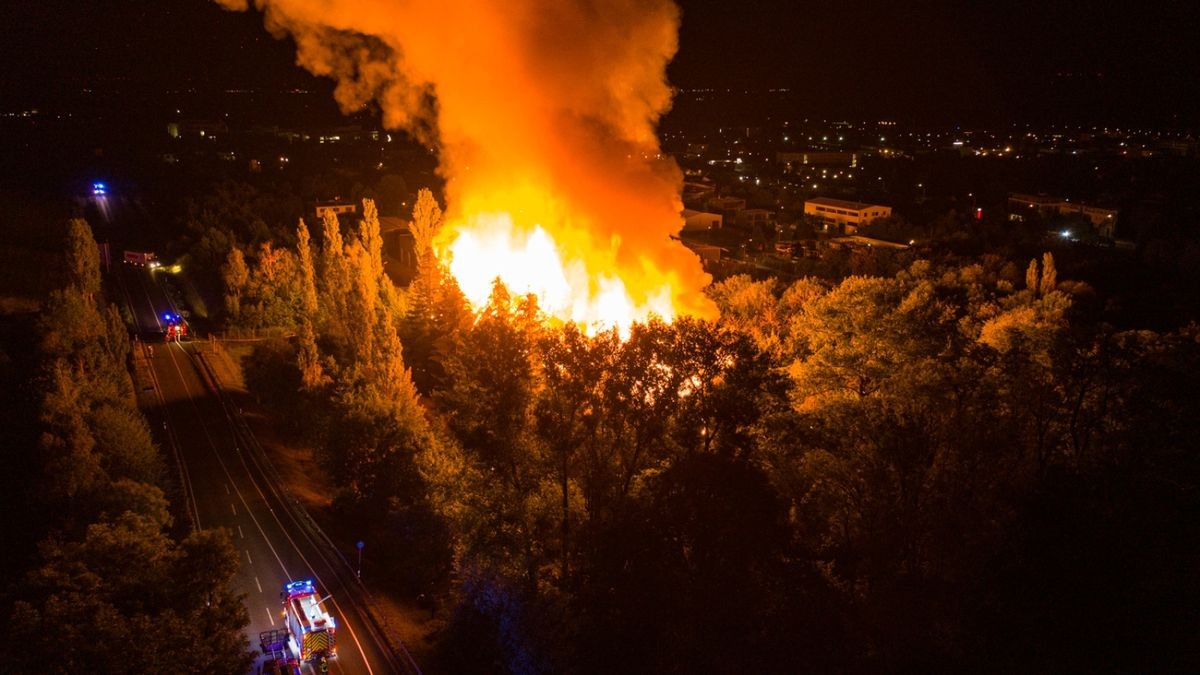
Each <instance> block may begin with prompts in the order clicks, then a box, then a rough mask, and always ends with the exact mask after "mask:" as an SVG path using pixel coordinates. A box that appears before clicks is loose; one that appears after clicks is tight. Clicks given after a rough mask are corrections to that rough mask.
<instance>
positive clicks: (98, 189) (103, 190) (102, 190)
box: [92, 182, 108, 195]
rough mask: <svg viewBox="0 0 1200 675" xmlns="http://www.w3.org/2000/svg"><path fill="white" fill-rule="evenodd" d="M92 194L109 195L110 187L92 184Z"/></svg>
mask: <svg viewBox="0 0 1200 675" xmlns="http://www.w3.org/2000/svg"><path fill="white" fill-rule="evenodd" d="M92 194H94V195H103V194H108V186H107V185H105V184H104V183H101V182H95V183H92Z"/></svg>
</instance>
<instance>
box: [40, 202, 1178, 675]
mask: <svg viewBox="0 0 1200 675" xmlns="http://www.w3.org/2000/svg"><path fill="white" fill-rule="evenodd" d="M364 206H365V208H364V216H365V217H364V219H363V222H362V224H361V226H360V227H359V228H357V232H354V233H352V234H351V235H350V236H348V237H347V240H346V241H344V240H343V239H342V234H341V230H340V227H339V225H338V223H337V221H336V219H335V218H332V217H330V218H327V220H326V221H325V223H324V226H325V228H324V235H323V238H322V247H321V251H320V254H319V255H317V256H314V255H312V254H311V253H305V252H304V251H305V250H307V247H308V245H309V244H308V242H307V239H306V238H305V237H304V235H303V234H301V235H300V236H299V237H298V238H299V239H300V240H301V241H300V247H299V253H298V256H297V259H298V260H300V261H301V262H300V264H299V269H300V272H299V275H298V276H299V278H301V279H306V278H308V276H307V275H308V273H307V272H305V271H304V269H305V267H306V266H307V263H304V262H303V261H304V260H306V259H312V258H314V257H315V258H316V259H317V260H316V265H315V270H314V273H313V277H312V278H313V279H314V285H315V293H316V307H317V310H316V315H317V320H316V321H315V322H313V324H312V325H313V334H312V335H311V336H308V335H305V334H303V333H302V334H301V335H300V336H299V342H298V344H297V345H296V346H295V348H294V349H291V351H290V352H288V354H287V355H285V360H286V359H293V360H294V361H293V363H296V364H298V366H297V367H296V368H295V369H294V371H293V372H292V375H291V376H289V377H293V379H289V380H287V381H288V382H292V381H294V382H300V381H301V379H302V378H301V373H302V372H304V371H305V370H306V369H311V368H312V367H313V364H319V365H320V367H321V372H322V373H323V374H324V375H325V376H326V378H327V380H326V381H325V382H324V384H322V385H320V386H315V387H314V386H311V385H310V386H309V387H308V391H307V393H306V394H305V396H306V397H307V398H306V399H304V400H305V401H307V403H305V405H309V406H310V409H311V410H320V411H322V412H321V414H320V415H315V416H314V417H315V418H319V420H320V423H319V426H317V427H316V428H315V429H314V435H316V436H317V437H318V438H319V439H320V441H319V444H320V457H321V458H322V461H323V462H325V465H326V466H327V467H328V468H329V470H330V475H332V476H333V477H334V479H335V481H336V482H337V484H338V486H339V490H340V492H339V496H338V498H337V502H336V504H337V508H338V509H340V510H341V512H342V513H343V514H344V515H345V516H346V517H347V518H351V519H353V522H355V523H356V526H360V527H362V528H364V529H365V530H366V531H368V532H369V533H370V536H371V537H372V538H373V540H382V541H384V542H389V543H387V544H384V545H383V548H385V549H386V550H384V551H382V552H381V554H380V558H381V559H382V561H383V562H382V564H383V565H384V566H385V568H386V569H388V570H391V571H392V572H393V576H394V579H395V581H396V584H397V586H398V587H400V588H403V589H404V590H405V591H406V592H413V593H416V592H420V593H427V594H429V595H438V596H440V597H442V598H445V599H449V600H450V607H451V608H452V609H451V611H450V612H449V618H450V625H449V627H448V628H447V630H446V631H445V632H444V633H443V634H442V636H443V637H442V643H441V645H442V650H441V651H442V653H443V654H444V658H445V660H444V662H443V664H442V665H443V666H444V669H445V670H447V671H448V672H467V671H505V672H583V673H587V672H613V671H621V672H625V671H629V670H634V671H645V672H684V671H698V672H748V671H754V672H802V671H805V670H815V671H821V672H846V671H850V672H879V671H929V670H944V669H947V668H949V669H952V670H959V671H965V672H973V671H978V670H995V669H1000V670H1014V671H1030V670H1031V671H1053V672H1056V671H1061V670H1103V669H1106V668H1115V669H1126V670H1139V669H1151V670H1161V669H1167V670H1180V669H1182V670H1192V669H1194V668H1192V666H1198V665H1200V664H1196V663H1195V661H1194V659H1192V660H1188V657H1178V658H1177V657H1176V656H1175V655H1178V654H1180V653H1181V652H1180V650H1179V646H1180V645H1195V641H1196V638H1195V636H1196V635H1200V630H1198V627H1197V621H1196V619H1195V617H1194V616H1191V615H1188V614H1187V612H1186V610H1183V609H1181V608H1184V607H1190V606H1194V604H1195V603H1196V602H1197V601H1200V586H1198V585H1197V584H1196V583H1195V581H1194V576H1195V575H1194V569H1193V568H1192V567H1189V565H1188V562H1187V561H1189V560H1194V559H1195V552H1196V551H1197V550H1200V528H1198V527H1197V526H1196V524H1195V522H1196V521H1195V519H1194V518H1190V517H1188V514H1190V513H1194V512H1195V510H1196V509H1197V508H1198V507H1200V503H1198V502H1197V498H1196V496H1195V495H1196V494H1200V490H1197V488H1196V486H1197V485H1200V466H1198V463H1200V459H1198V457H1197V455H1196V453H1195V452H1194V448H1193V445H1194V441H1193V439H1194V427H1195V420H1196V419H1200V398H1198V397H1197V394H1196V391H1195V387H1194V381H1195V380H1196V378H1197V377H1200V341H1198V340H1197V335H1196V331H1195V329H1188V330H1183V331H1178V332H1175V333H1161V334H1160V333H1152V332H1147V331H1128V332H1121V331H1118V330H1116V329H1114V328H1112V327H1110V326H1106V325H1103V324H1098V323H1096V322H1095V321H1094V320H1093V319H1092V318H1090V317H1094V316H1096V314H1095V313H1094V312H1091V310H1089V309H1088V303H1089V302H1092V301H1093V300H1094V295H1095V294H1094V293H1093V292H1092V291H1091V289H1090V288H1088V287H1087V286H1086V285H1085V284H1080V283H1078V282H1072V281H1069V280H1060V279H1059V278H1058V272H1057V270H1056V267H1055V262H1054V259H1053V257H1052V256H1050V255H1049V254H1047V255H1045V256H1043V257H1042V258H1041V259H1040V260H1034V261H1032V262H1031V264H1030V265H1029V267H1028V269H1027V274H1026V277H1025V280H1024V284H1022V279H1021V274H1020V270H1021V268H1020V267H1018V266H1017V265H1015V264H1013V263H1011V262H1009V261H1006V260H1003V259H1001V258H999V257H996V256H982V257H981V258H979V260H978V261H976V262H969V263H962V264H935V263H931V262H926V261H918V262H915V263H911V264H908V263H904V264H905V265H906V266H905V267H904V268H903V269H900V265H901V261H900V260H899V259H895V260H890V261H889V260H883V261H882V262H881V261H880V260H877V259H874V258H872V259H871V260H870V261H865V260H858V261H855V260H854V259H847V260H845V261H843V262H844V263H845V267H846V268H847V269H859V270H860V271H862V272H863V274H862V275H859V276H850V277H849V278H844V279H842V280H840V281H836V282H829V281H819V280H815V279H801V280H799V281H796V282H794V283H791V284H785V283H783V282H781V281H779V280H766V281H754V280H751V279H750V278H748V277H732V278H730V279H726V280H724V281H722V282H720V283H718V284H715V285H714V286H713V287H711V288H710V289H709V292H710V294H711V296H712V298H713V299H714V301H715V302H716V303H717V304H718V306H719V307H720V308H721V319H720V320H719V321H715V322H711V321H698V320H694V319H690V318H686V317H683V318H677V319H676V320H674V321H673V322H671V323H665V322H662V321H650V322H647V323H645V324H640V325H636V326H634V327H633V328H632V330H631V331H630V333H629V335H628V336H624V337H621V336H618V335H617V334H615V333H612V332H600V333H597V334H594V335H589V334H588V333H586V332H585V331H583V330H581V329H580V328H578V327H575V326H569V325H568V326H563V325H559V324H556V323H554V322H550V321H547V320H546V319H545V317H544V316H543V315H542V314H541V313H540V312H539V310H538V307H537V304H536V301H535V299H533V298H522V297H513V296H512V295H510V293H509V292H508V291H507V289H505V288H504V287H503V286H501V285H499V284H497V286H496V287H495V288H494V292H493V296H492V299H491V302H490V303H489V304H488V306H487V307H485V308H483V310H482V311H480V312H479V313H477V314H473V313H472V312H471V311H470V310H469V309H468V308H467V306H466V303H465V301H464V300H463V298H462V295H461V293H460V292H458V289H457V287H456V286H455V284H454V280H453V279H452V278H451V277H450V276H449V275H447V274H445V273H444V272H443V270H442V269H440V268H439V267H438V264H437V262H436V261H435V260H431V259H429V258H428V257H425V256H424V255H423V254H422V255H423V257H422V258H421V260H422V264H421V273H420V274H419V275H418V277H417V279H416V280H415V281H414V282H413V284H412V285H411V286H410V287H409V288H408V289H406V290H405V291H402V292H401V291H397V290H396V289H394V288H393V287H392V285H391V284H390V282H389V281H388V280H387V278H386V277H385V276H384V275H383V272H382V266H381V265H382V262H381V261H382V258H381V257H380V255H379V247H380V242H379V236H378V224H377V221H376V218H375V216H374V209H373V208H372V207H370V206H368V205H364ZM413 217H414V225H413V228H414V233H415V235H416V237H417V239H418V246H419V252H424V251H426V247H427V241H428V240H429V239H430V237H432V232H434V231H436V228H437V223H438V218H439V211H438V209H437V204H436V202H435V201H434V200H433V199H432V195H429V194H427V193H424V192H423V193H422V194H421V195H420V196H419V198H418V201H417V206H416V208H415V209H414V214H413ZM868 263H869V264H868ZM897 269H899V271H898V272H897V271H895V270H897ZM885 272H886V273H885ZM893 272H894V273H893ZM251 276H253V275H251ZM306 283H307V282H302V283H301V284H300V288H301V291H300V292H299V296H298V297H306V296H307V295H308V293H309V292H308V291H307V290H304V289H305V288H307V286H306ZM306 303H307V304H306ZM297 306H301V307H302V306H308V307H310V308H311V302H310V301H300V302H299V303H298V304H297ZM304 311H308V310H304ZM1090 312H1091V313H1090ZM300 325H301V330H302V331H303V330H305V329H304V324H303V322H301V324H300ZM289 349H290V348H289ZM314 353H315V354H316V357H315V358H314ZM296 386H297V387H298V386H299V385H296ZM80 424H81V423H80V422H79V420H76V419H73V418H71V417H69V416H67V417H63V418H62V419H61V420H60V422H59V428H60V429H61V432H60V433H59V436H58V437H59V438H62V439H65V440H63V441H62V443H63V447H71V448H73V449H74V451H77V453H78V456H79V458H80V463H81V464H83V463H86V462H87V461H90V460H89V457H90V456H91V453H94V452H95V450H94V448H93V446H89V445H88V443H87V442H86V439H85V440H82V441H80V442H78V443H77V444H75V445H72V442H71V440H70V439H72V438H74V436H72V433H73V430H74V429H76V428H79V427H80ZM83 425H84V426H86V421H85V422H84V423H83ZM97 438H98V437H97ZM95 447H98V445H96V446H95ZM64 456H70V454H69V453H65V452H64ZM135 459H136V458H130V459H129V460H128V463H129V464H131V465H136V462H135V461H134V460H135ZM96 463H97V464H103V463H101V462H98V461H97V462H96ZM110 464H111V462H110ZM104 466H106V467H107V466H108V465H107V464H105V465H104ZM106 470H107V469H106ZM65 484H66V483H65ZM78 489H80V490H86V485H81V487H79V488H78ZM1110 597H1111V598H1113V599H1112V602H1108V601H1107V600H1105V599H1106V598H1110ZM1030 635H1044V636H1046V639H1044V640H1042V639H1039V640H1035V641H1031V640H1030V639H1029V636H1030ZM1097 635H1104V636H1105V639H1104V641H1103V643H1098V642H1097V640H1096V639H1095V636H1097ZM1035 643H1036V644H1035ZM731 645H736V647H737V648H736V649H733V648H731ZM1197 653H1200V652H1197ZM1181 666H1182V667H1181Z"/></svg>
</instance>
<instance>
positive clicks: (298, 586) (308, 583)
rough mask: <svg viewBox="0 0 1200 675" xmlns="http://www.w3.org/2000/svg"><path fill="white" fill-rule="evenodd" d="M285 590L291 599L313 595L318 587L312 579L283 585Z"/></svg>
mask: <svg viewBox="0 0 1200 675" xmlns="http://www.w3.org/2000/svg"><path fill="white" fill-rule="evenodd" d="M283 590H284V592H285V593H287V595H288V597H289V598H293V597H296V596H298V595H311V594H315V593H316V592H317V589H316V586H314V585H313V580H312V579H304V580H301V581H289V582H288V583H286V584H284V585H283Z"/></svg>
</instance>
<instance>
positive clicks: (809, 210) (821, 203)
mask: <svg viewBox="0 0 1200 675" xmlns="http://www.w3.org/2000/svg"><path fill="white" fill-rule="evenodd" d="M804 215H806V216H815V217H817V218H819V219H820V220H821V221H822V222H823V223H824V224H825V230H826V231H829V230H836V231H841V232H845V233H846V234H854V232H855V231H856V230H858V228H859V227H862V226H863V225H866V224H867V223H869V222H871V221H872V220H875V219H876V218H887V217H888V216H890V215H892V207H890V206H882V205H880V204H866V203H863V202H852V201H847V200H844V199H832V198H830V197H815V198H813V199H809V200H808V201H806V202H804Z"/></svg>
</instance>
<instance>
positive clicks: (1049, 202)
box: [1008, 192, 1063, 206]
mask: <svg viewBox="0 0 1200 675" xmlns="http://www.w3.org/2000/svg"><path fill="white" fill-rule="evenodd" d="M1008 198H1009V199H1012V200H1014V201H1019V202H1027V203H1029V204H1031V205H1032V204H1042V205H1045V206H1054V205H1057V204H1058V203H1059V202H1061V201H1063V200H1062V199H1061V198H1059V197H1051V196H1049V195H1028V194H1024V193H1021V192H1013V193H1010V194H1009V195H1008Z"/></svg>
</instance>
